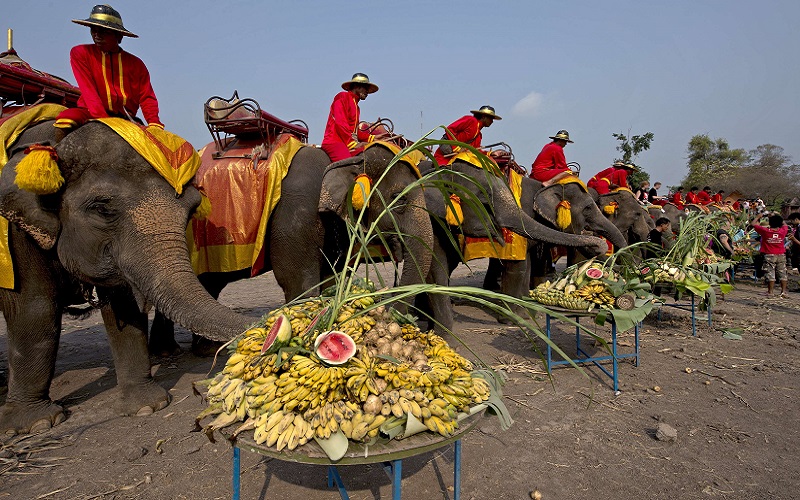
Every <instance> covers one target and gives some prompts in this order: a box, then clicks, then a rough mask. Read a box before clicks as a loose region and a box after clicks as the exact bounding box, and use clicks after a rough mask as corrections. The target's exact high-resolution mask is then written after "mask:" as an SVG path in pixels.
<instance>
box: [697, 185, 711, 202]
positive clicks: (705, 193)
mask: <svg viewBox="0 0 800 500" xmlns="http://www.w3.org/2000/svg"><path fill="white" fill-rule="evenodd" d="M697 202H698V203H699V204H700V205H710V204H711V187H710V186H705V187H704V188H703V189H702V190H701V191H700V192H699V193H697Z"/></svg>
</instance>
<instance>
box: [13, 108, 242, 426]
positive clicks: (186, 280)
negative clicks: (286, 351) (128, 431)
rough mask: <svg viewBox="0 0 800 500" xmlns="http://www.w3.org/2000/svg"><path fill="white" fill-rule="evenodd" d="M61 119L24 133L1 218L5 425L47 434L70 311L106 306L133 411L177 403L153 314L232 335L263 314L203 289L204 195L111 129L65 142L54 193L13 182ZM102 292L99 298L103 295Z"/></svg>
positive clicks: (124, 408) (84, 131)
mask: <svg viewBox="0 0 800 500" xmlns="http://www.w3.org/2000/svg"><path fill="white" fill-rule="evenodd" d="M54 131H55V129H54V127H53V121H52V120H51V121H44V122H41V123H39V124H36V125H33V126H31V127H29V128H28V129H27V130H25V131H24V132H23V133H22V134H21V135H20V136H19V137H18V138H17V140H16V142H15V143H14V144H13V146H11V147H10V148H9V150H8V153H9V158H10V160H9V162H8V163H7V164H6V165H5V167H4V168H3V170H2V175H1V176H0V193H2V197H1V199H0V215H2V216H3V217H5V218H6V219H8V221H9V224H8V233H9V248H10V256H11V259H12V261H13V263H14V269H15V271H16V276H15V282H14V288H13V289H5V288H4V289H0V305H2V308H3V315H4V316H5V320H6V325H7V331H8V358H9V359H8V364H9V379H8V394H7V396H6V399H5V404H4V405H3V406H2V408H0V432H4V433H9V434H13V433H37V432H41V431H44V430H47V429H49V428H51V427H52V426H54V425H57V424H59V423H60V422H62V421H63V420H64V419H65V418H66V414H65V411H64V409H63V408H62V407H61V406H60V405H58V404H56V403H55V402H53V401H52V400H51V399H50V396H49V390H50V384H51V382H52V379H53V374H54V371H55V361H56V355H57V351H58V344H59V336H60V332H61V325H62V323H61V321H62V314H63V313H65V312H69V311H72V310H74V306H79V305H82V304H85V303H86V302H87V301H88V302H89V303H90V304H91V305H92V306H93V307H95V308H99V309H100V310H101V313H102V317H103V322H104V324H105V327H106V331H107V333H108V337H109V343H110V346H111V351H112V354H113V358H114V365H115V369H116V375H117V385H118V388H119V396H118V397H117V398H116V409H117V410H118V411H119V413H120V414H123V415H142V414H148V413H152V412H153V411H156V410H159V409H161V408H163V407H165V406H166V405H167V404H168V403H169V394H168V392H167V391H166V390H165V389H164V388H162V387H160V386H159V385H157V384H156V383H155V382H154V381H153V379H152V377H151V375H150V360H149V355H148V351H147V337H146V335H147V314H146V312H145V311H146V310H147V308H148V306H149V305H155V307H158V308H159V309H160V310H162V311H164V313H165V314H166V315H167V316H168V317H170V318H171V319H172V320H174V321H176V322H178V323H179V324H181V325H184V326H185V327H187V328H189V329H191V330H192V331H195V332H197V333H199V334H201V335H204V336H206V337H208V338H211V339H214V340H218V341H226V340H229V339H231V338H233V337H235V336H236V335H238V334H239V333H241V332H242V331H243V330H244V328H245V327H246V325H247V324H248V323H250V322H251V321H252V320H250V319H249V318H247V317H245V316H242V315H239V314H236V313H234V312H233V311H231V310H230V309H228V308H227V307H224V306H222V305H220V304H219V303H218V302H217V301H215V300H214V299H213V298H212V297H211V296H210V295H209V294H208V293H207V292H206V291H205V290H204V289H203V287H202V286H201V285H200V283H199V282H198V280H197V278H196V277H195V275H194V273H192V268H191V265H190V262H189V255H188V252H187V248H186V241H185V237H184V233H185V228H186V225H187V222H188V220H189V218H190V216H191V215H192V213H193V212H194V211H195V208H196V207H197V206H198V205H199V203H200V200H201V197H200V194H199V193H198V191H197V190H196V189H194V188H193V187H191V186H189V185H187V186H185V189H184V190H183V192H182V194H181V195H179V196H178V195H176V189H175V188H173V187H172V186H171V185H170V184H169V182H168V181H166V180H165V179H164V178H163V177H162V176H161V175H160V174H159V173H158V172H157V171H156V169H154V168H153V167H152V166H151V165H150V164H149V163H148V162H147V161H146V160H145V159H144V158H143V157H142V156H140V155H139V154H138V153H137V152H136V151H135V150H134V149H133V148H132V147H131V146H130V145H129V144H128V143H127V142H126V141H125V140H123V139H122V138H121V137H120V136H119V135H117V134H116V133H115V132H113V131H112V130H111V129H110V128H109V127H108V126H106V125H105V124H103V123H99V122H90V123H88V124H86V125H84V126H82V127H80V128H78V129H76V130H75V131H73V132H72V133H70V134H69V135H67V136H66V138H64V139H63V140H62V141H61V142H60V143H58V144H57V146H56V147H55V153H56V154H57V155H58V159H57V166H58V169H59V170H60V173H61V175H62V176H63V178H64V184H63V186H62V187H61V188H60V189H59V190H58V192H56V193H54V194H48V195H35V194H33V193H30V192H27V191H22V190H19V189H17V188H16V186H14V184H13V183H14V181H15V179H16V172H17V165H18V164H19V162H20V160H21V159H22V158H23V157H24V156H25V149H26V147H27V146H30V145H33V144H43V145H53V144H55V132H54ZM93 289H94V290H96V296H95V295H94V294H93V293H92V290H93Z"/></svg>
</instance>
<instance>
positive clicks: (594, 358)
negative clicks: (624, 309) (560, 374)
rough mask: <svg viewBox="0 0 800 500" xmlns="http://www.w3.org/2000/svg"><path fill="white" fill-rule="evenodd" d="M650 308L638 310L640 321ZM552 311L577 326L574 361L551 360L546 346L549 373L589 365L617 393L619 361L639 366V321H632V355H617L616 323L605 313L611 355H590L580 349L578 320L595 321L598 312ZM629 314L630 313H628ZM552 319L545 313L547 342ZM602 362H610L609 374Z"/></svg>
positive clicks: (550, 354) (554, 317)
mask: <svg viewBox="0 0 800 500" xmlns="http://www.w3.org/2000/svg"><path fill="white" fill-rule="evenodd" d="M651 308H652V307H646V308H640V309H641V311H640V313H641V314H640V315H641V319H644V317H645V316H646V315H647V313H648V312H649V311H650V309H651ZM550 309H551V310H552V311H554V312H557V313H560V314H561V315H563V316H566V317H567V318H573V319H574V320H575V322H576V323H578V325H576V326H575V352H576V359H573V360H572V361H569V360H553V354H552V350H553V349H552V346H551V345H550V342H548V344H547V370H548V371H550V370H551V369H552V367H553V366H559V365H569V364H572V363H575V364H587V363H591V364H593V365H595V366H596V367H597V368H599V369H600V370H601V371H602V372H603V373H604V374H605V375H606V376H608V377H609V378H611V380H612V381H613V385H614V392H615V393H617V392H619V366H618V365H619V360H620V359H624V358H633V361H634V366H639V325H640V324H641V319H639V320H638V321H634V323H633V338H634V350H633V352H632V353H626V354H619V352H618V345H617V321H616V320H615V319H614V311H613V310H611V311H607V312H606V314H607V316H606V321H609V322H610V324H611V342H610V344H611V354H610V355H607V354H601V355H591V354H589V353H587V352H586V351H585V350H584V349H583V347H581V326H580V320H581V318H592V320H593V321H594V320H596V318H597V315H598V312H599V311H596V310H595V311H576V310H572V309H564V308H561V307H551V308H550ZM628 312H630V311H628ZM553 319H558V318H557V317H556V316H553V315H552V314H550V312H549V311H548V312H546V313H545V333H546V334H547V339H548V341H550V340H551V338H552V337H551V333H552V331H551V330H552V327H551V324H552V321H553ZM603 361H611V371H610V372H609V371H608V369H607V368H606V367H605V366H603V365H601V364H600V363H601V362H603Z"/></svg>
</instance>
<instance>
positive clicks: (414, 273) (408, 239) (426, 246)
mask: <svg viewBox="0 0 800 500" xmlns="http://www.w3.org/2000/svg"><path fill="white" fill-rule="evenodd" d="M405 215H406V216H407V219H406V220H410V221H413V222H412V223H411V224H413V229H411V228H409V227H408V226H406V232H407V233H408V234H409V235H408V236H405V246H404V249H403V272H402V274H401V276H400V284H401V285H412V284H415V283H425V278H426V277H427V275H428V271H429V270H430V268H431V259H432V251H433V226H432V225H431V218H430V215H428V212H427V211H426V210H425V208H424V206H423V207H419V206H416V205H412V206H409V208H408V209H407V213H406V214H405Z"/></svg>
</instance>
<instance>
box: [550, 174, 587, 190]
mask: <svg viewBox="0 0 800 500" xmlns="http://www.w3.org/2000/svg"><path fill="white" fill-rule="evenodd" d="M556 184H561V185H566V184H578V185H579V186H580V187H581V189H583V192H584V193H588V192H589V189H588V188H587V187H586V184H584V182H583V181H582V180H580V179H578V176H577V175H570V176H569V177H564V178H562V179H559V180H558V182H557V183H556Z"/></svg>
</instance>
